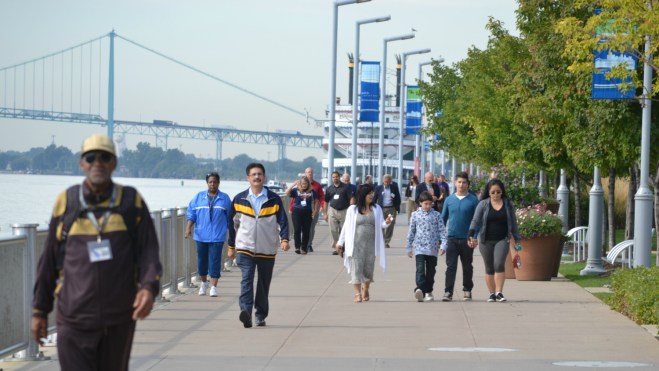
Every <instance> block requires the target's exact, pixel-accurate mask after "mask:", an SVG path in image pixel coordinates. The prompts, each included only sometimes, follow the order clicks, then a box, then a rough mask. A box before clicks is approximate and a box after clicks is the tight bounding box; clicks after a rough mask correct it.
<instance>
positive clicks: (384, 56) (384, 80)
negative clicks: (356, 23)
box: [376, 33, 414, 184]
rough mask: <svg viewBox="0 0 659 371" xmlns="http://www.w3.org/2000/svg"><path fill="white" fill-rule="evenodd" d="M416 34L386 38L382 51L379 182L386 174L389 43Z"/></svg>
mask: <svg viewBox="0 0 659 371" xmlns="http://www.w3.org/2000/svg"><path fill="white" fill-rule="evenodd" d="M413 38H414V34H413V33H410V34H406V35H400V36H392V37H387V38H385V39H384V48H383V49H384V50H383V52H382V77H381V80H382V87H380V91H381V93H380V134H379V138H378V139H379V140H378V147H379V148H378V176H377V178H376V179H377V182H378V184H382V176H383V175H384V160H383V154H384V153H383V149H384V117H385V115H384V113H385V109H386V108H385V106H384V101H385V96H386V95H387V43H389V42H391V41H397V40H408V39H413Z"/></svg>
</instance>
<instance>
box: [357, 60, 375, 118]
mask: <svg viewBox="0 0 659 371" xmlns="http://www.w3.org/2000/svg"><path fill="white" fill-rule="evenodd" d="M361 74H362V78H361V84H360V89H359V121H363V122H380V111H379V107H380V62H367V61H363V62H362V68H361Z"/></svg>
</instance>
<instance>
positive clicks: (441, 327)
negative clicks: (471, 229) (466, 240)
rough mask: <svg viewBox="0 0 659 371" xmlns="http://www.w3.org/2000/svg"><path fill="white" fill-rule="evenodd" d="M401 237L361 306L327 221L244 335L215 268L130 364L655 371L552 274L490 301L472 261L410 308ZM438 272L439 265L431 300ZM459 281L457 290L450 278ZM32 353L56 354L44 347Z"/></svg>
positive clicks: (235, 285) (291, 257) (225, 280)
mask: <svg viewBox="0 0 659 371" xmlns="http://www.w3.org/2000/svg"><path fill="white" fill-rule="evenodd" d="M402 219H403V218H402V217H401V221H402ZM403 223H404V222H403ZM406 233H407V227H406V226H405V225H399V226H397V227H396V230H395V234H394V240H393V243H392V248H391V249H389V250H387V253H388V255H387V272H386V273H382V272H380V271H379V270H376V276H375V281H376V282H375V283H374V284H373V285H372V289H371V301H370V302H365V303H360V304H355V303H353V302H352V300H353V291H352V287H351V286H350V285H349V284H348V283H347V282H348V276H347V274H346V272H345V271H344V270H343V267H342V264H341V260H340V259H339V258H338V257H337V256H332V255H330V246H329V234H328V232H327V226H326V225H319V226H318V229H317V233H316V241H315V243H314V249H315V250H316V251H315V252H313V253H311V254H309V255H306V256H302V255H296V254H295V253H293V252H288V253H281V254H280V255H279V256H278V258H277V262H276V266H275V273H274V278H273V282H272V286H271V295H270V307H271V310H270V313H271V314H270V316H269V317H268V318H267V326H266V327H254V328H251V329H245V328H243V326H242V324H241V323H240V322H239V321H238V313H239V308H238V302H237V296H238V293H239V281H240V272H239V270H238V269H237V268H233V271H232V272H228V273H223V276H222V279H221V280H220V290H219V292H220V296H219V297H218V298H211V297H208V296H205V297H200V296H197V295H196V290H189V291H188V292H187V293H185V294H183V295H177V296H175V297H173V298H172V300H171V302H168V303H164V304H161V305H160V306H159V308H158V310H156V311H155V312H154V313H153V314H152V315H151V316H150V317H149V319H147V320H145V321H142V322H140V323H139V325H138V327H137V332H136V335H135V343H134V346H133V353H132V360H131V369H132V370H202V369H206V370H208V369H210V370H219V369H222V370H311V369H313V370H437V369H445V370H533V371H542V370H559V369H562V368H564V367H561V365H559V364H560V363H561V362H568V363H566V365H573V364H575V362H583V363H581V365H589V366H612V367H610V368H608V369H626V368H628V367H629V366H632V365H636V366H637V367H638V368H640V369H648V370H659V341H657V340H656V339H655V338H654V337H653V336H652V335H650V334H649V333H648V332H647V331H646V330H644V329H643V328H641V327H640V326H638V325H636V324H634V323H633V322H632V321H630V320H629V319H627V318H626V317H624V316H622V315H620V314H618V313H617V312H614V311H612V310H610V309H609V308H608V307H607V306H605V305H603V304H602V303H601V302H600V301H599V300H598V299H597V298H595V297H594V296H593V295H592V294H590V293H589V292H588V291H586V290H584V289H582V288H580V287H579V286H577V285H576V284H573V283H571V282H569V281H567V280H565V279H562V278H559V279H554V280H552V281H551V282H518V281H515V280H508V281H506V286H505V294H506V296H507V297H508V299H509V301H508V302H506V303H488V302H487V301H486V298H487V296H488V293H487V291H486V288H485V284H484V280H483V275H484V270H483V264H482V260H481V258H480V256H476V257H475V260H474V268H475V277H474V281H475V283H476V287H475V288H474V292H473V294H474V300H473V301H471V302H463V301H461V300H455V301H453V302H448V303H445V302H441V301H439V300H438V301H435V302H427V303H418V302H416V301H415V300H414V299H413V295H412V289H413V288H414V264H413V261H412V260H411V259H409V258H408V257H407V255H406V254H405V251H404V248H403V246H404V239H405V236H406ZM445 267H446V264H445V262H444V260H443V259H442V258H440V264H439V266H438V273H437V277H436V279H437V281H438V282H437V283H436V286H435V289H436V296H437V297H441V295H442V292H443V287H444V284H443V280H444V270H445ZM457 282H458V284H457V285H456V287H458V288H460V287H461V285H460V283H461V276H460V274H458V279H457ZM455 296H456V298H458V299H459V298H461V293H460V292H458V293H456V295H455ZM42 349H44V350H45V353H46V355H50V356H52V357H53V359H54V358H56V357H57V356H56V352H55V349H54V348H52V347H51V348H42ZM569 362H571V363H569ZM598 362H599V363H598ZM621 362H622V363H621ZM0 369H3V370H57V369H59V367H58V365H57V362H56V361H54V360H53V361H43V362H21V363H15V362H0Z"/></svg>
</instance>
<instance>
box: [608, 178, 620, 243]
mask: <svg viewBox="0 0 659 371" xmlns="http://www.w3.org/2000/svg"><path fill="white" fill-rule="evenodd" d="M608 206H609V207H608V209H609V250H611V249H612V248H613V246H615V245H616V243H617V242H618V241H616V171H615V169H614V168H610V169H609V205H608Z"/></svg>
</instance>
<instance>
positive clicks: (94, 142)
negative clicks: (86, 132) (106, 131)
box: [80, 134, 117, 156]
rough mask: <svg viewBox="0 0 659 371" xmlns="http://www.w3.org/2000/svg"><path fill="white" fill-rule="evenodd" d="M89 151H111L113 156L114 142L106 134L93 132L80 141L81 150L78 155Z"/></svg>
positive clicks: (114, 151) (114, 153)
mask: <svg viewBox="0 0 659 371" xmlns="http://www.w3.org/2000/svg"><path fill="white" fill-rule="evenodd" d="M90 151H103V152H107V153H111V154H112V155H113V156H116V155H117V153H116V150H115V148H114V143H113V142H112V140H111V139H110V138H109V137H108V136H107V135H103V134H94V135H92V136H90V137H88V138H87V139H85V141H84V142H82V152H80V155H84V154H85V153H87V152H90Z"/></svg>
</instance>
